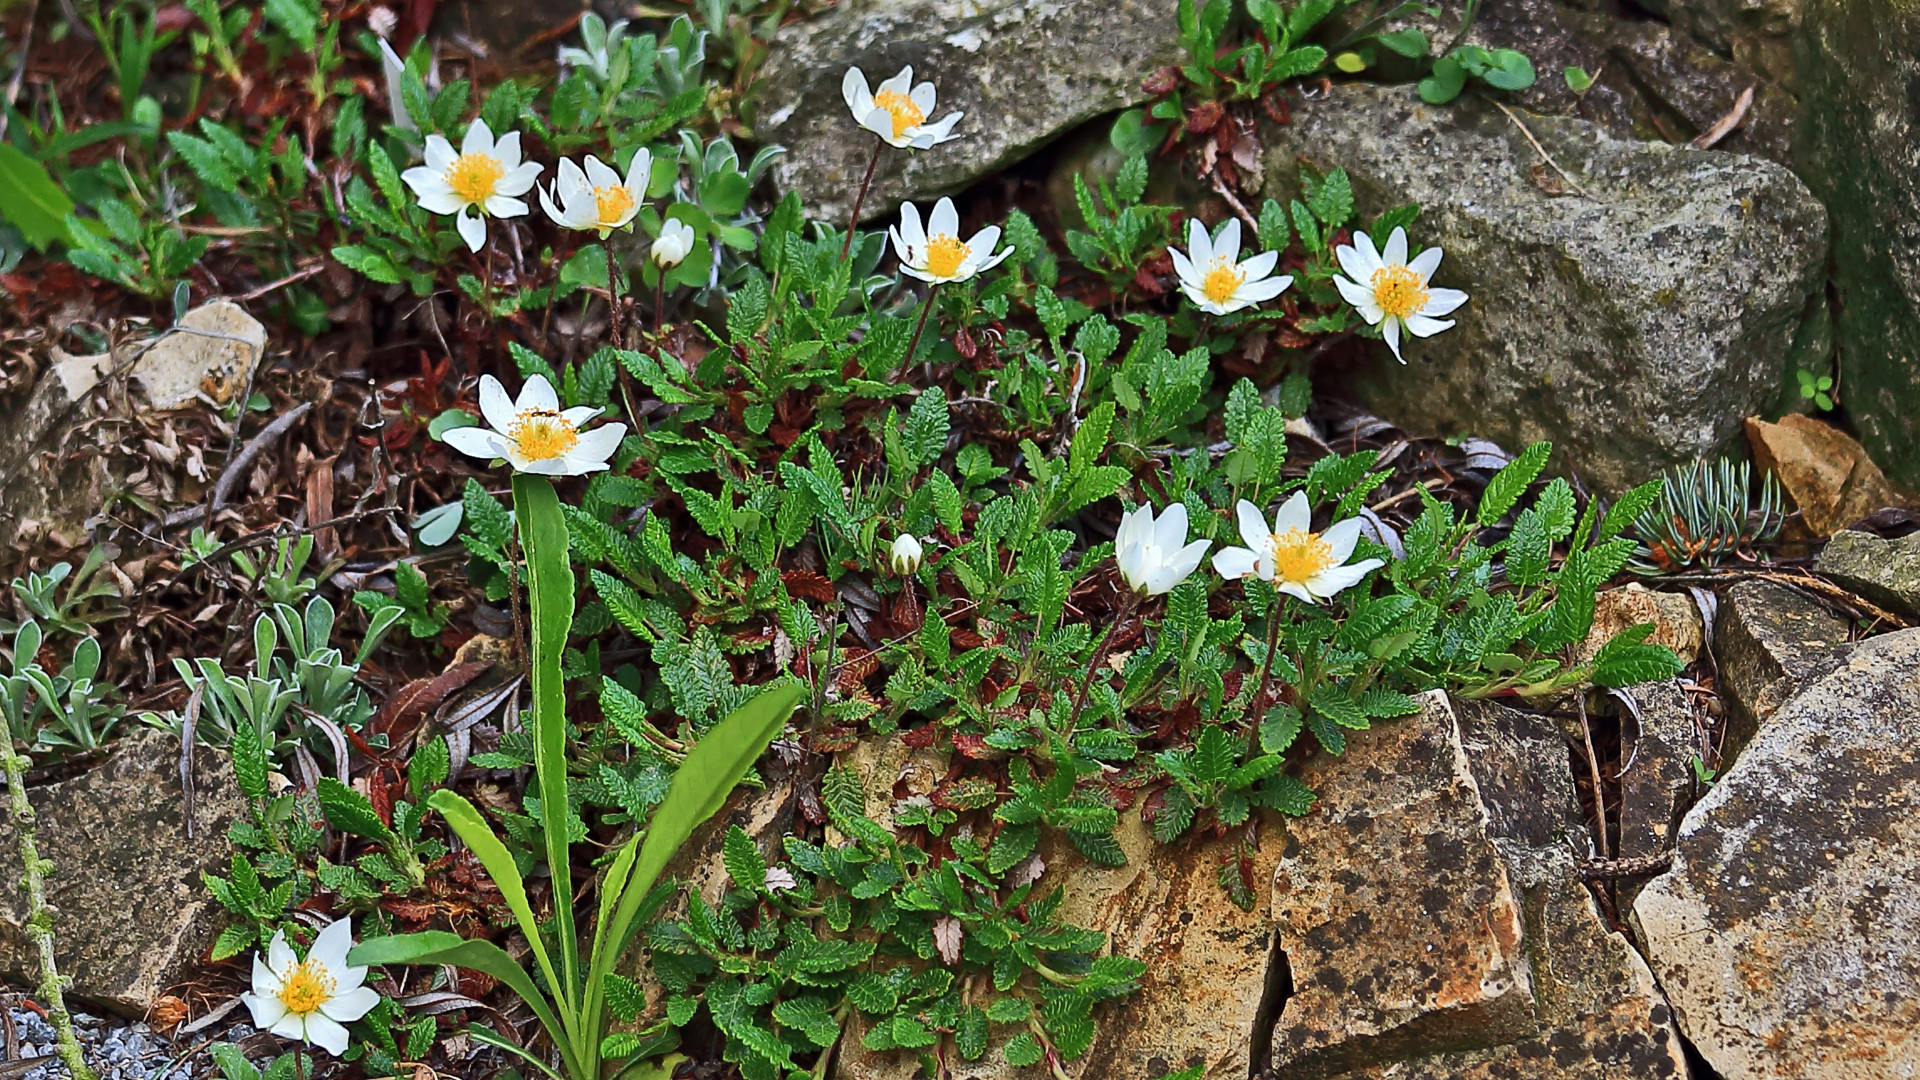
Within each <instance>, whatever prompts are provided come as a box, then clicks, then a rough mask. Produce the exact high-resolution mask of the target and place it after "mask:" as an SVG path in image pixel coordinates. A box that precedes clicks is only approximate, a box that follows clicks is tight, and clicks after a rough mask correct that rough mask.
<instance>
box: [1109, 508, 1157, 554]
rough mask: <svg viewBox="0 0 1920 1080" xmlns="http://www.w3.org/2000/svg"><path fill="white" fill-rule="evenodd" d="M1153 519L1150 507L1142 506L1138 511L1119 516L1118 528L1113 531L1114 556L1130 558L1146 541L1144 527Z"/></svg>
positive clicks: (1130, 511)
mask: <svg viewBox="0 0 1920 1080" xmlns="http://www.w3.org/2000/svg"><path fill="white" fill-rule="evenodd" d="M1152 517H1153V510H1152V508H1151V507H1149V506H1147V505H1145V504H1142V505H1141V507H1140V508H1139V509H1138V510H1129V511H1128V512H1126V513H1124V514H1121V515H1120V528H1118V529H1116V530H1114V534H1113V550H1114V552H1115V554H1116V555H1120V556H1127V557H1131V556H1132V554H1133V552H1134V551H1135V549H1137V548H1138V547H1139V546H1140V543H1141V541H1142V540H1144V539H1146V534H1145V526H1146V523H1147V522H1148V521H1149V520H1151V519H1152Z"/></svg>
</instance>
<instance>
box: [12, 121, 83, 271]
mask: <svg viewBox="0 0 1920 1080" xmlns="http://www.w3.org/2000/svg"><path fill="white" fill-rule="evenodd" d="M72 212H73V200H72V199H69V198H67V193H66V192H64V191H62V190H60V185H58V184H56V183H54V181H53V176H52V174H50V173H48V172H47V167H46V166H45V165H42V164H41V163H39V162H38V161H35V160H33V159H32V158H30V157H28V156H27V155H25V154H23V153H21V152H20V151H19V150H18V149H17V148H15V147H14V146H13V144H11V143H4V142H0V214H4V216H5V218H6V220H8V221H11V222H13V223H14V225H15V226H17V227H18V228H19V229H20V234H21V235H22V236H25V237H26V238H27V243H29V244H32V245H33V246H34V247H36V248H38V249H40V250H42V251H44V250H46V247H47V245H48V244H50V243H52V242H54V241H56V240H65V239H67V235H68V234H67V215H68V214H71V213H72Z"/></svg>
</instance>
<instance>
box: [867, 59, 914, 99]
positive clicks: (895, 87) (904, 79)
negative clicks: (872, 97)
mask: <svg viewBox="0 0 1920 1080" xmlns="http://www.w3.org/2000/svg"><path fill="white" fill-rule="evenodd" d="M912 89H913V65H912V64H908V65H907V66H906V67H903V68H901V69H900V71H899V72H898V73H897V74H895V75H894V77H893V78H891V79H888V80H887V81H886V82H883V83H881V84H880V85H879V87H878V88H876V89H875V90H874V93H875V94H876V95H879V94H884V93H886V92H887V91H889V90H891V91H893V92H894V93H896V94H900V95H902V96H904V95H906V94H907V93H908V92H910V91H911V90H912Z"/></svg>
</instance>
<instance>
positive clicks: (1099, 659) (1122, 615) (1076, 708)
mask: <svg viewBox="0 0 1920 1080" xmlns="http://www.w3.org/2000/svg"><path fill="white" fill-rule="evenodd" d="M1139 608H1140V594H1139V593H1137V592H1134V591H1132V590H1131V589H1129V590H1128V591H1127V604H1126V606H1125V607H1123V608H1121V609H1120V610H1119V611H1118V612H1116V613H1115V614H1114V617H1113V621H1112V622H1110V623H1108V624H1107V629H1106V632H1105V633H1103V634H1101V635H1100V646H1099V648H1097V649H1095V650H1093V659H1092V660H1091V661H1090V662H1088V664H1087V677H1086V678H1084V679H1082V680H1080V692H1079V693H1078V694H1076V695H1074V699H1073V713H1072V715H1071V716H1070V717H1069V719H1068V720H1067V738H1068V739H1072V738H1073V732H1074V729H1075V728H1077V727H1079V726H1080V710H1081V709H1082V708H1084V707H1085V706H1086V704H1087V691H1089V690H1091V689H1093V677H1094V676H1095V675H1096V674H1098V673H1099V671H1100V665H1101V664H1102V663H1104V662H1105V661H1106V659H1107V650H1109V649H1111V648H1113V636H1114V634H1116V633H1118V632H1119V630H1120V624H1122V623H1124V622H1126V621H1127V620H1128V619H1130V618H1132V617H1133V613H1134V612H1135V611H1137V610H1139Z"/></svg>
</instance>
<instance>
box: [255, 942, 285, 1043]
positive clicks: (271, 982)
mask: <svg viewBox="0 0 1920 1080" xmlns="http://www.w3.org/2000/svg"><path fill="white" fill-rule="evenodd" d="M285 985H286V984H285V983H283V982H281V981H280V976H278V975H275V974H274V973H273V971H272V970H271V969H270V968H268V967H267V962H266V961H265V960H262V959H260V954H259V953H254V954H253V992H254V993H256V994H263V995H265V996H267V997H272V996H273V995H275V994H278V993H279V992H280V990H281V988H282V987H284V986H285ZM253 1026H254V1027H262V1026H264V1025H262V1024H255V1025H253Z"/></svg>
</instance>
